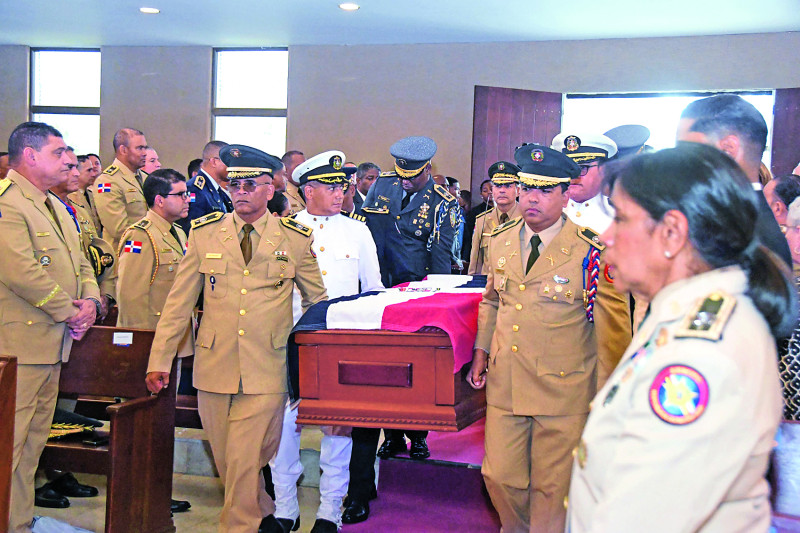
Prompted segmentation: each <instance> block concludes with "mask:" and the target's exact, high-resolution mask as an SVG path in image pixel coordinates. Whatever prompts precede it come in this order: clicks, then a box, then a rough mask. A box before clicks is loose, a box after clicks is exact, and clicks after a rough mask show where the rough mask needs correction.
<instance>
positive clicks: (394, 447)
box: [378, 438, 408, 459]
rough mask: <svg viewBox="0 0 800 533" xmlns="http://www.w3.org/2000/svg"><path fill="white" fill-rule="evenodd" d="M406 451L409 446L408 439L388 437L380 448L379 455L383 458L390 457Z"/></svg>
mask: <svg viewBox="0 0 800 533" xmlns="http://www.w3.org/2000/svg"><path fill="white" fill-rule="evenodd" d="M406 451H408V448H406V441H405V440H404V439H402V438H400V439H386V440H385V441H383V444H381V447H380V448H379V449H378V457H380V458H381V459H388V458H389V457H394V456H395V455H397V454H398V453H401V452H406Z"/></svg>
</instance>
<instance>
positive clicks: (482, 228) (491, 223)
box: [467, 202, 522, 276]
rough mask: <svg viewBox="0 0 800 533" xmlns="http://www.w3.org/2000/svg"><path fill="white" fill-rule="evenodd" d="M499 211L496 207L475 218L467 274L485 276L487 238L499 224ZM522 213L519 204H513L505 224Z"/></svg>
mask: <svg viewBox="0 0 800 533" xmlns="http://www.w3.org/2000/svg"><path fill="white" fill-rule="evenodd" d="M501 214H502V213H500V210H499V209H497V207H492V208H491V209H489V210H488V211H484V212H483V213H481V214H480V215H478V216H477V217H476V218H475V231H473V232H472V236H471V237H472V248H471V249H470V253H469V269H467V274H469V275H471V276H472V275H475V274H486V272H484V266H485V265H484V261H485V259H486V248H487V247H488V246H489V237H490V236H491V234H492V232H493V231H494V230H495V228H497V226H499V225H500V224H501V222H500V215H501ZM521 214H522V213H521V212H520V210H519V204H518V203H516V202H515V203H514V206H513V207H512V208H511V209H510V210H509V211H508V213H507V215H508V218H507V219H506V222H507V221H509V220H512V219H514V218H517V217H518V216H520V215H521Z"/></svg>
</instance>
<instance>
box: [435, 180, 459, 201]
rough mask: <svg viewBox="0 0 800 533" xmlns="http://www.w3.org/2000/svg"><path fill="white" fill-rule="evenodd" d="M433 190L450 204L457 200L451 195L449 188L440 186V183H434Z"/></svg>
mask: <svg viewBox="0 0 800 533" xmlns="http://www.w3.org/2000/svg"><path fill="white" fill-rule="evenodd" d="M433 190H434V191H436V192H437V193H439V196H441V197H442V198H444V199H445V200H446V201H448V202H452V201H454V200H455V199H456V197H455V196H453V195H452V194H450V191H448V190H447V187H445V186H444V185H439V184H438V183H434V184H433Z"/></svg>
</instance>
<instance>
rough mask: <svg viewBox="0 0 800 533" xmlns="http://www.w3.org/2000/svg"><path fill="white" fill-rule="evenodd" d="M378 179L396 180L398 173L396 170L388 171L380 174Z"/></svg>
mask: <svg viewBox="0 0 800 533" xmlns="http://www.w3.org/2000/svg"><path fill="white" fill-rule="evenodd" d="M378 177H379V178H396V177H397V172H395V171H394V170H387V171H386V172H381V173H380V174H378Z"/></svg>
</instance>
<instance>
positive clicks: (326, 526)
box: [310, 518, 339, 533]
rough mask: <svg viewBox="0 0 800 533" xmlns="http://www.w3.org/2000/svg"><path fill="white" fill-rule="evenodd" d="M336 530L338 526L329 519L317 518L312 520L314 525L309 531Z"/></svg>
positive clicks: (323, 532) (331, 531)
mask: <svg viewBox="0 0 800 533" xmlns="http://www.w3.org/2000/svg"><path fill="white" fill-rule="evenodd" d="M337 531H339V526H337V525H336V524H334V523H333V522H331V521H330V520H325V519H324V518H317V520H316V521H315V522H314V527H312V528H311V532H310V533H336V532H337Z"/></svg>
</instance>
